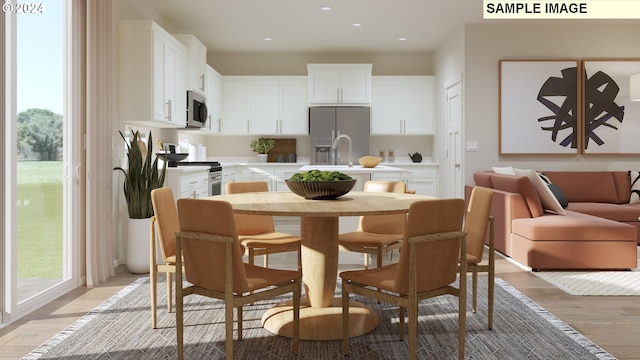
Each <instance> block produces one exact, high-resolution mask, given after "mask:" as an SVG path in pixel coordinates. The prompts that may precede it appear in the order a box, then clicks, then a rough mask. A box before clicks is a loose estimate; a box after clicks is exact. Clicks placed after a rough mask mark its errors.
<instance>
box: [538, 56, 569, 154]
mask: <svg viewBox="0 0 640 360" xmlns="http://www.w3.org/2000/svg"><path fill="white" fill-rule="evenodd" d="M561 74H562V77H553V76H552V77H549V78H548V79H547V80H546V81H545V82H544V84H543V85H542V87H541V88H540V91H539V92H538V101H539V102H540V103H542V104H543V105H544V106H546V107H547V108H548V109H549V110H550V111H551V113H552V115H549V116H543V117H541V118H538V122H539V123H540V124H541V128H542V130H544V131H549V132H551V140H552V141H553V142H555V143H557V144H559V145H561V146H564V147H571V148H573V149H575V148H577V147H578V141H577V140H578V119H577V109H578V93H577V90H576V89H577V87H578V83H577V80H578V77H577V68H576V67H570V68H566V69H563V70H561ZM558 102H559V103H558ZM564 130H569V131H570V133H569V134H568V135H566V136H564V137H563V138H560V139H558V135H559V133H560V132H563V133H566V131H564Z"/></svg>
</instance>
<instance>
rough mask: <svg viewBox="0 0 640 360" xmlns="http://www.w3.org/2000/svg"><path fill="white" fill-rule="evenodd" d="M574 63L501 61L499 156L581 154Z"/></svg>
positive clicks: (576, 68)
mask: <svg viewBox="0 0 640 360" xmlns="http://www.w3.org/2000/svg"><path fill="white" fill-rule="evenodd" d="M578 65H579V63H578V61H577V60H551V61H548V60H501V61H500V71H499V75H500V80H499V97H498V98H499V101H500V104H499V112H500V113H499V141H500V146H499V149H500V154H501V155H503V154H577V153H578V152H580V149H581V148H580V145H581V144H580V136H579V128H580V126H579V119H580V106H579V102H580V98H579V93H580V92H579V90H580V87H579V82H578V80H579V79H578V72H579V68H578Z"/></svg>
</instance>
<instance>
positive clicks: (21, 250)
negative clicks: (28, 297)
mask: <svg viewBox="0 0 640 360" xmlns="http://www.w3.org/2000/svg"><path fill="white" fill-rule="evenodd" d="M17 166H18V173H17V177H18V179H17V180H18V181H17V183H18V192H17V200H18V201H17V217H18V219H17V220H18V230H17V237H18V278H19V279H24V278H62V210H63V203H62V175H63V173H62V162H61V161H18V163H17Z"/></svg>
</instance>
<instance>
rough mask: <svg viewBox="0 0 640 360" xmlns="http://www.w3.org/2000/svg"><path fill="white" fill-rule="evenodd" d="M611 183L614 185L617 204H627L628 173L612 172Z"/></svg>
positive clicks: (629, 184) (629, 183) (629, 193)
mask: <svg viewBox="0 0 640 360" xmlns="http://www.w3.org/2000/svg"><path fill="white" fill-rule="evenodd" d="M611 176H613V183H614V184H615V185H616V193H618V204H628V203H629V197H630V196H631V181H629V172H628V171H612V172H611Z"/></svg>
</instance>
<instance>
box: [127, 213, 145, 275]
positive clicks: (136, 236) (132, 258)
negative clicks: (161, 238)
mask: <svg viewBox="0 0 640 360" xmlns="http://www.w3.org/2000/svg"><path fill="white" fill-rule="evenodd" d="M149 222H150V220H149V219H129V222H128V223H127V269H129V271H131V272H132V273H134V274H146V273H148V272H149V266H150V264H149V261H150V260H149V236H151V234H150V233H149V231H150V223H149Z"/></svg>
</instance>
